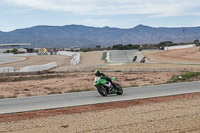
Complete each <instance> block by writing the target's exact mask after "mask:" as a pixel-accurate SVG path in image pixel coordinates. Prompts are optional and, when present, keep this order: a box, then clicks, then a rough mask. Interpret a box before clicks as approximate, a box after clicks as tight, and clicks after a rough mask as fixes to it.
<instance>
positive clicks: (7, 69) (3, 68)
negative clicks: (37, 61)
mask: <svg viewBox="0 0 200 133" xmlns="http://www.w3.org/2000/svg"><path fill="white" fill-rule="evenodd" d="M9 72H14V69H13V67H2V68H0V73H9Z"/></svg>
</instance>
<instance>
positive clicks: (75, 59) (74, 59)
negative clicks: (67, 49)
mask: <svg viewBox="0 0 200 133" xmlns="http://www.w3.org/2000/svg"><path fill="white" fill-rule="evenodd" d="M80 57H81V55H80V53H76V54H74V55H73V56H72V59H71V61H70V64H71V65H77V64H79V63H80Z"/></svg>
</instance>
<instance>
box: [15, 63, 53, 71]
mask: <svg viewBox="0 0 200 133" xmlns="http://www.w3.org/2000/svg"><path fill="white" fill-rule="evenodd" d="M55 67H57V63H56V62H51V63H48V64H45V65H36V66H26V67H22V68H21V69H20V70H19V71H17V72H37V71H44V70H49V69H52V68H55Z"/></svg>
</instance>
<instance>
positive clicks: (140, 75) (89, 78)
mask: <svg viewBox="0 0 200 133" xmlns="http://www.w3.org/2000/svg"><path fill="white" fill-rule="evenodd" d="M106 74H108V75H109V76H114V77H116V82H117V83H119V84H120V85H121V86H122V87H136V86H147V85H154V84H163V83H166V82H167V81H169V80H170V78H171V77H172V76H175V75H178V74H180V72H177V73H174V72H149V73H146V72H107V73H106ZM17 77H18V76H14V77H10V78H11V79H16V78H17ZM29 77H34V79H28V78H29ZM37 77H38V78H37ZM8 78H9V77H8ZM23 79H24V80H25V81H17V82H13V81H12V82H0V90H1V94H0V97H1V98H12V97H26V96H39V95H50V94H59V93H69V92H77V91H83V90H85V91H90V90H96V88H95V87H94V86H93V82H94V72H79V73H77V72H73V73H63V74H44V75H37V76H35V75H34V76H32V75H31V76H23ZM26 79H27V80H26ZM35 79H36V80H35Z"/></svg>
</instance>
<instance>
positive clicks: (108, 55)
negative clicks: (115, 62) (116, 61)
mask: <svg viewBox="0 0 200 133" xmlns="http://www.w3.org/2000/svg"><path fill="white" fill-rule="evenodd" d="M106 60H107V62H110V52H107V56H106Z"/></svg>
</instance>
